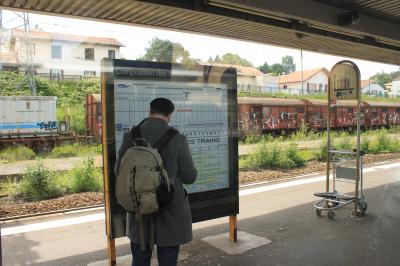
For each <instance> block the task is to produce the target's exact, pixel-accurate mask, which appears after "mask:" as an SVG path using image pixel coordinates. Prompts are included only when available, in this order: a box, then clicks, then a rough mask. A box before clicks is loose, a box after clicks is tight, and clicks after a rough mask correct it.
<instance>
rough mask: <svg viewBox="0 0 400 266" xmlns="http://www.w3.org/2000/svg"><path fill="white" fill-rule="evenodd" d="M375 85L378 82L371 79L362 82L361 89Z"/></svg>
mask: <svg viewBox="0 0 400 266" xmlns="http://www.w3.org/2000/svg"><path fill="white" fill-rule="evenodd" d="M373 83H376V82H375V81H373V80H370V79H366V80H361V88H365V87H368V85H369V84H373Z"/></svg>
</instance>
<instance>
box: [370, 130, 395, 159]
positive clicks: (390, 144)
mask: <svg viewBox="0 0 400 266" xmlns="http://www.w3.org/2000/svg"><path fill="white" fill-rule="evenodd" d="M367 152H368V153H373V154H378V153H384V152H400V141H399V140H397V139H391V138H389V137H388V136H387V134H386V133H385V132H383V131H381V132H379V133H378V136H377V137H376V138H375V139H373V140H372V141H370V142H369V145H368V151H367Z"/></svg>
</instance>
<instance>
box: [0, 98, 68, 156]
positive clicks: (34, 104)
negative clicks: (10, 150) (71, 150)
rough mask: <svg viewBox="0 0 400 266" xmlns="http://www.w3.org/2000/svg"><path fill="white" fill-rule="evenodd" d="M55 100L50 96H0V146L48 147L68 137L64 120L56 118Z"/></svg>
mask: <svg viewBox="0 0 400 266" xmlns="http://www.w3.org/2000/svg"><path fill="white" fill-rule="evenodd" d="M56 102H57V97H53V96H0V147H6V146H10V145H15V144H23V145H26V146H29V147H32V148H34V149H35V150H41V149H51V148H52V147H53V146H54V145H55V144H57V143H58V142H62V141H65V140H67V139H70V138H71V136H70V135H69V134H68V127H67V124H66V122H58V121H57V117H56Z"/></svg>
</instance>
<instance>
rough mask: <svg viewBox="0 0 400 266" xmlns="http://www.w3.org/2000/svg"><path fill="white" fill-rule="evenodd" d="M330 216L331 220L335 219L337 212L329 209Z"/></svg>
mask: <svg viewBox="0 0 400 266" xmlns="http://www.w3.org/2000/svg"><path fill="white" fill-rule="evenodd" d="M328 218H329V220H333V219H335V213H334V212H333V211H328Z"/></svg>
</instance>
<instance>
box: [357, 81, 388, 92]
mask: <svg viewBox="0 0 400 266" xmlns="http://www.w3.org/2000/svg"><path fill="white" fill-rule="evenodd" d="M361 93H363V94H369V95H374V96H386V95H387V91H386V90H385V87H383V86H382V85H381V84H379V83H377V82H376V81H374V80H361Z"/></svg>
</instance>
